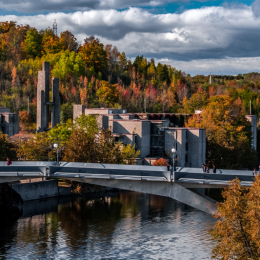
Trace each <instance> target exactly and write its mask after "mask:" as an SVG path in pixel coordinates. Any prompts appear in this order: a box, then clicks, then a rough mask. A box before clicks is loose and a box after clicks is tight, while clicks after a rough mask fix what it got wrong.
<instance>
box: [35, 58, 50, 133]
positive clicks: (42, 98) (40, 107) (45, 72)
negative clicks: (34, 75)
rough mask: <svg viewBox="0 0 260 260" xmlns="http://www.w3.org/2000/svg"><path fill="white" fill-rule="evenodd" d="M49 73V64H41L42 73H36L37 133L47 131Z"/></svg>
mask: <svg viewBox="0 0 260 260" xmlns="http://www.w3.org/2000/svg"><path fill="white" fill-rule="evenodd" d="M49 73H50V63H49V62H43V64H42V71H38V85H37V127H36V129H37V131H46V130H47V129H48V122H49V120H48V106H47V105H46V103H47V102H49V84H50V82H49Z"/></svg>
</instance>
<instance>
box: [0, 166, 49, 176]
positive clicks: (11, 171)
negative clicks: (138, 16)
mask: <svg viewBox="0 0 260 260" xmlns="http://www.w3.org/2000/svg"><path fill="white" fill-rule="evenodd" d="M46 174H47V169H46V166H21V165H19V166H11V165H9V166H0V177H1V176H33V177H36V176H39V177H42V176H46Z"/></svg>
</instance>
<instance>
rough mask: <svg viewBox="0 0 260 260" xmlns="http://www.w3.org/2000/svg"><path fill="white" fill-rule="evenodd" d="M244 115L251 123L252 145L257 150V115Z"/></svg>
mask: <svg viewBox="0 0 260 260" xmlns="http://www.w3.org/2000/svg"><path fill="white" fill-rule="evenodd" d="M245 117H246V119H247V120H248V121H249V122H250V123H251V137H252V147H253V148H254V149H255V150H257V116H252V115H247V116H245Z"/></svg>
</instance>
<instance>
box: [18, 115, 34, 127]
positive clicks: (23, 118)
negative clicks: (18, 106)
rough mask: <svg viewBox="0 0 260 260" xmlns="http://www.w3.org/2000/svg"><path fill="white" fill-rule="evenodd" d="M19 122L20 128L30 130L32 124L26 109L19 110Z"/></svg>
mask: <svg viewBox="0 0 260 260" xmlns="http://www.w3.org/2000/svg"><path fill="white" fill-rule="evenodd" d="M19 123H20V127H21V130H23V131H29V130H30V127H31V126H32V118H31V116H30V114H29V113H28V112H27V111H19Z"/></svg>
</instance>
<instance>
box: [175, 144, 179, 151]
mask: <svg viewBox="0 0 260 260" xmlns="http://www.w3.org/2000/svg"><path fill="white" fill-rule="evenodd" d="M177 147H178V144H177V142H176V144H175V149H176V151H177V150H178V149H177Z"/></svg>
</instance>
